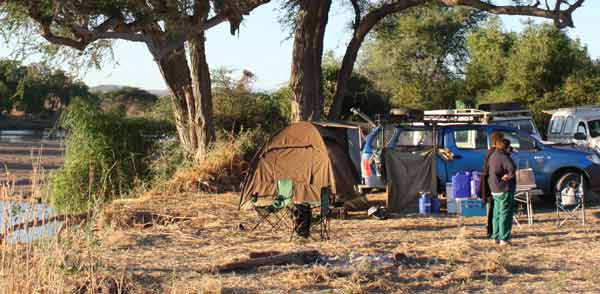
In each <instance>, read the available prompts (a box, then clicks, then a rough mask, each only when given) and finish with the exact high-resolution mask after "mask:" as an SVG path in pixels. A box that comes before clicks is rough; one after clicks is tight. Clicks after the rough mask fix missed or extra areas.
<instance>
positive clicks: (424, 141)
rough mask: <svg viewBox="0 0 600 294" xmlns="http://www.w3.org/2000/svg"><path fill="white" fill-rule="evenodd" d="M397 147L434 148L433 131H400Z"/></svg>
mask: <svg viewBox="0 0 600 294" xmlns="http://www.w3.org/2000/svg"><path fill="white" fill-rule="evenodd" d="M399 131H400V134H399V135H398V140H397V141H396V143H395V145H396V147H426V148H430V147H432V146H433V131H432V130H399Z"/></svg>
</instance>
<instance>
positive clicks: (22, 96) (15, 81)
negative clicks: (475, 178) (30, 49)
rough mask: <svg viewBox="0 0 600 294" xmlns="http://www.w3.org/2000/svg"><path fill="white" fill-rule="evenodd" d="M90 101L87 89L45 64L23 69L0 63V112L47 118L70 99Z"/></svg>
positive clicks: (91, 96) (4, 62) (90, 95)
mask: <svg viewBox="0 0 600 294" xmlns="http://www.w3.org/2000/svg"><path fill="white" fill-rule="evenodd" d="M75 96H78V97H83V98H85V99H88V100H93V99H95V97H94V96H93V95H92V94H91V93H90V92H89V90H88V87H87V86H86V85H85V84H83V83H82V82H80V81H77V80H75V79H73V78H72V77H70V76H69V75H67V74H66V73H65V72H63V71H61V70H54V69H51V68H49V67H48V66H46V65H44V64H32V65H29V66H23V65H21V64H20V63H19V62H17V61H13V60H0V98H2V100H3V102H2V103H0V111H10V110H11V109H12V108H13V107H16V108H17V110H21V111H24V112H25V113H28V114H33V115H40V114H48V113H52V112H55V111H58V110H60V109H61V107H62V106H64V105H67V104H68V103H69V101H70V99H71V97H75Z"/></svg>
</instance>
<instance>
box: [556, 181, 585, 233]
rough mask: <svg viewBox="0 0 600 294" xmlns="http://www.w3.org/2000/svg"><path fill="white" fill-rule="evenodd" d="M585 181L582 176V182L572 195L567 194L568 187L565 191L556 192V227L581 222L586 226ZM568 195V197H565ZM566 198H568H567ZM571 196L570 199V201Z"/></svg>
mask: <svg viewBox="0 0 600 294" xmlns="http://www.w3.org/2000/svg"><path fill="white" fill-rule="evenodd" d="M583 183H584V179H583V176H581V181H580V183H579V186H578V187H576V188H575V187H573V191H571V195H569V194H567V193H568V192H567V190H568V189H570V187H567V188H566V189H565V190H563V191H556V226H557V227H559V228H560V227H561V226H562V225H564V224H565V223H566V222H567V221H569V220H573V221H578V220H581V224H582V225H585V194H584V192H583V191H584V190H583ZM565 194H567V195H565ZM565 196H566V197H565ZM569 196H570V199H569Z"/></svg>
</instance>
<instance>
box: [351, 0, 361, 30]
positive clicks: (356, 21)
mask: <svg viewBox="0 0 600 294" xmlns="http://www.w3.org/2000/svg"><path fill="white" fill-rule="evenodd" d="M350 3H352V9H354V23H353V24H352V28H354V29H355V30H356V28H358V26H359V25H360V19H361V18H362V12H361V11H360V4H358V0H350Z"/></svg>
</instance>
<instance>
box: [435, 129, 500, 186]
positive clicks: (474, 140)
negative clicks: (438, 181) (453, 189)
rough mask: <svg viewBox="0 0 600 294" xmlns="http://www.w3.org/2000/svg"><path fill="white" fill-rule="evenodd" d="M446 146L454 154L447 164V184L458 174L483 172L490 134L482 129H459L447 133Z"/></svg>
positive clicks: (448, 130) (445, 137)
mask: <svg viewBox="0 0 600 294" xmlns="http://www.w3.org/2000/svg"><path fill="white" fill-rule="evenodd" d="M444 146H446V147H447V148H448V149H450V151H452V153H453V154H454V159H453V160H450V161H448V162H447V164H446V182H450V181H451V180H452V176H453V175H455V174H456V173H457V172H465V171H481V170H482V169H483V161H484V160H485V155H486V154H487V151H488V147H489V140H488V133H487V130H486V129H485V128H482V127H473V126H471V127H469V126H466V127H459V128H450V129H447V130H446V131H445V136H444Z"/></svg>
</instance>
